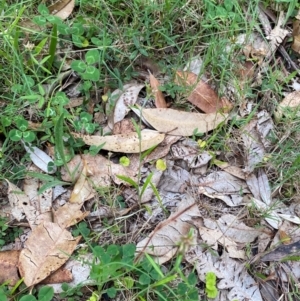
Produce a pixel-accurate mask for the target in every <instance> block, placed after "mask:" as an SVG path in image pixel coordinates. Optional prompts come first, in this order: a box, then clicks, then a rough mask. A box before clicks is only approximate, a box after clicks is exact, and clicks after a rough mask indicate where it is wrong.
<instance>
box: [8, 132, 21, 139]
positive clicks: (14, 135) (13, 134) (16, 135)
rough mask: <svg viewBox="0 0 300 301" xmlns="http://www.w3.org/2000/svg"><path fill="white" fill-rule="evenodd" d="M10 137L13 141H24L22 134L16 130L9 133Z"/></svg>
mask: <svg viewBox="0 0 300 301" xmlns="http://www.w3.org/2000/svg"><path fill="white" fill-rule="evenodd" d="M8 136H9V138H10V140H12V141H20V140H21V139H22V132H21V131H19V130H16V129H14V130H11V131H9V133H8Z"/></svg>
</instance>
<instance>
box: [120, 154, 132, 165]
mask: <svg viewBox="0 0 300 301" xmlns="http://www.w3.org/2000/svg"><path fill="white" fill-rule="evenodd" d="M119 162H120V164H121V165H122V166H124V167H128V166H129V165H130V159H129V158H128V157H126V156H123V157H121V158H120V160H119Z"/></svg>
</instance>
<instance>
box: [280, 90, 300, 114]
mask: <svg viewBox="0 0 300 301" xmlns="http://www.w3.org/2000/svg"><path fill="white" fill-rule="evenodd" d="M299 108H300V91H294V92H292V93H289V94H288V95H287V96H286V97H285V98H284V99H283V100H282V102H281V103H280V104H279V105H278V107H277V110H276V112H275V117H276V119H278V120H280V119H281V118H282V116H283V115H285V116H287V117H289V116H295V115H296V116H298V115H299Z"/></svg>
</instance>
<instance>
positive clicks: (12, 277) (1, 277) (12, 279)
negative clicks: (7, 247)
mask: <svg viewBox="0 0 300 301" xmlns="http://www.w3.org/2000/svg"><path fill="white" fill-rule="evenodd" d="M19 255H20V251H18V250H11V251H1V252H0V283H4V282H6V281H8V282H9V285H11V286H14V285H15V284H16V283H17V282H18V280H19V279H20V277H19V274H18V261H19Z"/></svg>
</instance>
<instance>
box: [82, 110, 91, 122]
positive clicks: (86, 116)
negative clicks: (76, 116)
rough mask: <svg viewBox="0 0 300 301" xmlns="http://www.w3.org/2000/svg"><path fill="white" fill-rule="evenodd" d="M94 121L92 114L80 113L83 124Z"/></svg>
mask: <svg viewBox="0 0 300 301" xmlns="http://www.w3.org/2000/svg"><path fill="white" fill-rule="evenodd" d="M92 119H93V116H92V115H91V114H89V113H87V112H81V113H80V120H81V122H83V123H88V122H90V121H92Z"/></svg>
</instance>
